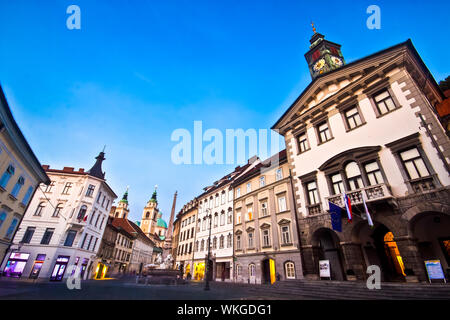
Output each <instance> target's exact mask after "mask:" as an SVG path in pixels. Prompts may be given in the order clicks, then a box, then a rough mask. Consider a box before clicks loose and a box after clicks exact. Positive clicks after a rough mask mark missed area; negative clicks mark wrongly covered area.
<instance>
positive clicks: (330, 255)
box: [312, 228, 345, 281]
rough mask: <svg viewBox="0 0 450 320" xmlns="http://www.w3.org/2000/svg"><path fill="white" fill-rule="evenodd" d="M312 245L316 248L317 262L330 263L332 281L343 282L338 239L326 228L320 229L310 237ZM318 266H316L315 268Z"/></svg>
mask: <svg viewBox="0 0 450 320" xmlns="http://www.w3.org/2000/svg"><path fill="white" fill-rule="evenodd" d="M312 244H313V246H314V247H317V248H318V250H317V255H318V257H316V258H318V259H317V262H318V260H329V261H330V274H331V279H332V280H340V281H343V280H345V278H344V273H343V268H342V259H341V256H342V252H341V249H340V246H339V237H338V236H337V234H336V233H335V232H334V231H333V230H331V229H328V228H320V229H318V230H316V232H314V234H313V236H312ZM318 267H319V265H317V268H318Z"/></svg>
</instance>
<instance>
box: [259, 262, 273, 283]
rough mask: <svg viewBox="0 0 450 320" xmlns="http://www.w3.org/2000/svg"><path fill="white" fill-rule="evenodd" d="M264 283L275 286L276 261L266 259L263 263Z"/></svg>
mask: <svg viewBox="0 0 450 320" xmlns="http://www.w3.org/2000/svg"><path fill="white" fill-rule="evenodd" d="M262 280H263V283H270V284H273V283H274V282H275V280H276V270H275V260H273V259H265V260H263V261H262Z"/></svg>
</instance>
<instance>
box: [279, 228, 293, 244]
mask: <svg viewBox="0 0 450 320" xmlns="http://www.w3.org/2000/svg"><path fill="white" fill-rule="evenodd" d="M281 238H282V239H281V241H282V243H283V244H288V243H291V237H290V234H289V226H282V227H281Z"/></svg>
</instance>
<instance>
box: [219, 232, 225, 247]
mask: <svg viewBox="0 0 450 320" xmlns="http://www.w3.org/2000/svg"><path fill="white" fill-rule="evenodd" d="M224 242H225V237H224V236H223V234H222V235H221V236H220V241H219V248H220V249H223V247H224Z"/></svg>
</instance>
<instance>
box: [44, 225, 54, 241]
mask: <svg viewBox="0 0 450 320" xmlns="http://www.w3.org/2000/svg"><path fill="white" fill-rule="evenodd" d="M54 232H55V229H54V228H47V229H45V233H44V235H43V236H42V240H41V244H49V243H50V240H51V239H52V236H53V233H54Z"/></svg>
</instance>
